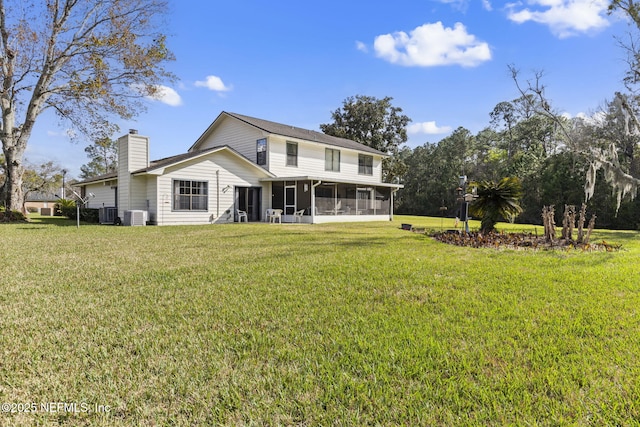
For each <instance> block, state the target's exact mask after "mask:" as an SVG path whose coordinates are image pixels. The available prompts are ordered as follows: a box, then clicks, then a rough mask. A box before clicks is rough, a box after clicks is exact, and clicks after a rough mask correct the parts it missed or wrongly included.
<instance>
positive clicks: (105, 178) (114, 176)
mask: <svg viewBox="0 0 640 427" xmlns="http://www.w3.org/2000/svg"><path fill="white" fill-rule="evenodd" d="M117 178H118V172H109V173H105V174H102V175H98V176H94V177H91V178H87V179H85V180H84V181H78V182H74V183H73V184H72V186H73V187H76V186H79V185H85V184H91V183H93V182H100V181H111V180H113V179H117Z"/></svg>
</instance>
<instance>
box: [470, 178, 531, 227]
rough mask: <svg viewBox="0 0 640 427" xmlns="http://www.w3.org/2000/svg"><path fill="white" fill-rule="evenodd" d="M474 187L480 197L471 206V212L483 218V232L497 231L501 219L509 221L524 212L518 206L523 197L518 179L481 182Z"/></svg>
mask: <svg viewBox="0 0 640 427" xmlns="http://www.w3.org/2000/svg"><path fill="white" fill-rule="evenodd" d="M472 185H473V186H475V187H476V188H477V196H478V197H477V199H476V200H475V201H474V202H473V203H472V204H471V206H470V211H471V213H472V214H473V215H477V216H479V217H480V218H481V220H480V231H481V232H483V233H489V232H491V231H493V230H495V226H496V223H497V222H498V220H499V219H500V217H503V218H505V219H508V218H510V217H514V216H516V215H518V214H519V213H520V212H521V211H522V208H520V205H519V204H518V201H519V199H520V197H522V184H521V183H520V180H519V179H518V178H513V177H506V178H502V179H501V180H500V181H498V182H495V181H480V182H477V183H474V184H472Z"/></svg>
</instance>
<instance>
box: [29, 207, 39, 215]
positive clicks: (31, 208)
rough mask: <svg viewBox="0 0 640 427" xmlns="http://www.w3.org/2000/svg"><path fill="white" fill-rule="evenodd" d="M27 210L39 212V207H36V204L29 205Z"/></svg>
mask: <svg viewBox="0 0 640 427" xmlns="http://www.w3.org/2000/svg"><path fill="white" fill-rule="evenodd" d="M27 212H29V213H38V208H36V207H34V206H29V207H28V208H27Z"/></svg>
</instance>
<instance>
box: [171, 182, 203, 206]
mask: <svg viewBox="0 0 640 427" xmlns="http://www.w3.org/2000/svg"><path fill="white" fill-rule="evenodd" d="M207 201H208V191H207V182H206V181H186V180H185V181H183V180H175V181H173V210H176V211H206V210H207Z"/></svg>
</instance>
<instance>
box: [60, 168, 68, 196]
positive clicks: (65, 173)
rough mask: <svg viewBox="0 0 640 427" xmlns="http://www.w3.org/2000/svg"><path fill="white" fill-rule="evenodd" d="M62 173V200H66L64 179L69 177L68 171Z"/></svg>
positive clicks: (64, 170) (63, 170)
mask: <svg viewBox="0 0 640 427" xmlns="http://www.w3.org/2000/svg"><path fill="white" fill-rule="evenodd" d="M60 172H62V199H63V200H64V177H65V176H66V175H67V170H66V169H62V170H61V171H60Z"/></svg>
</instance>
